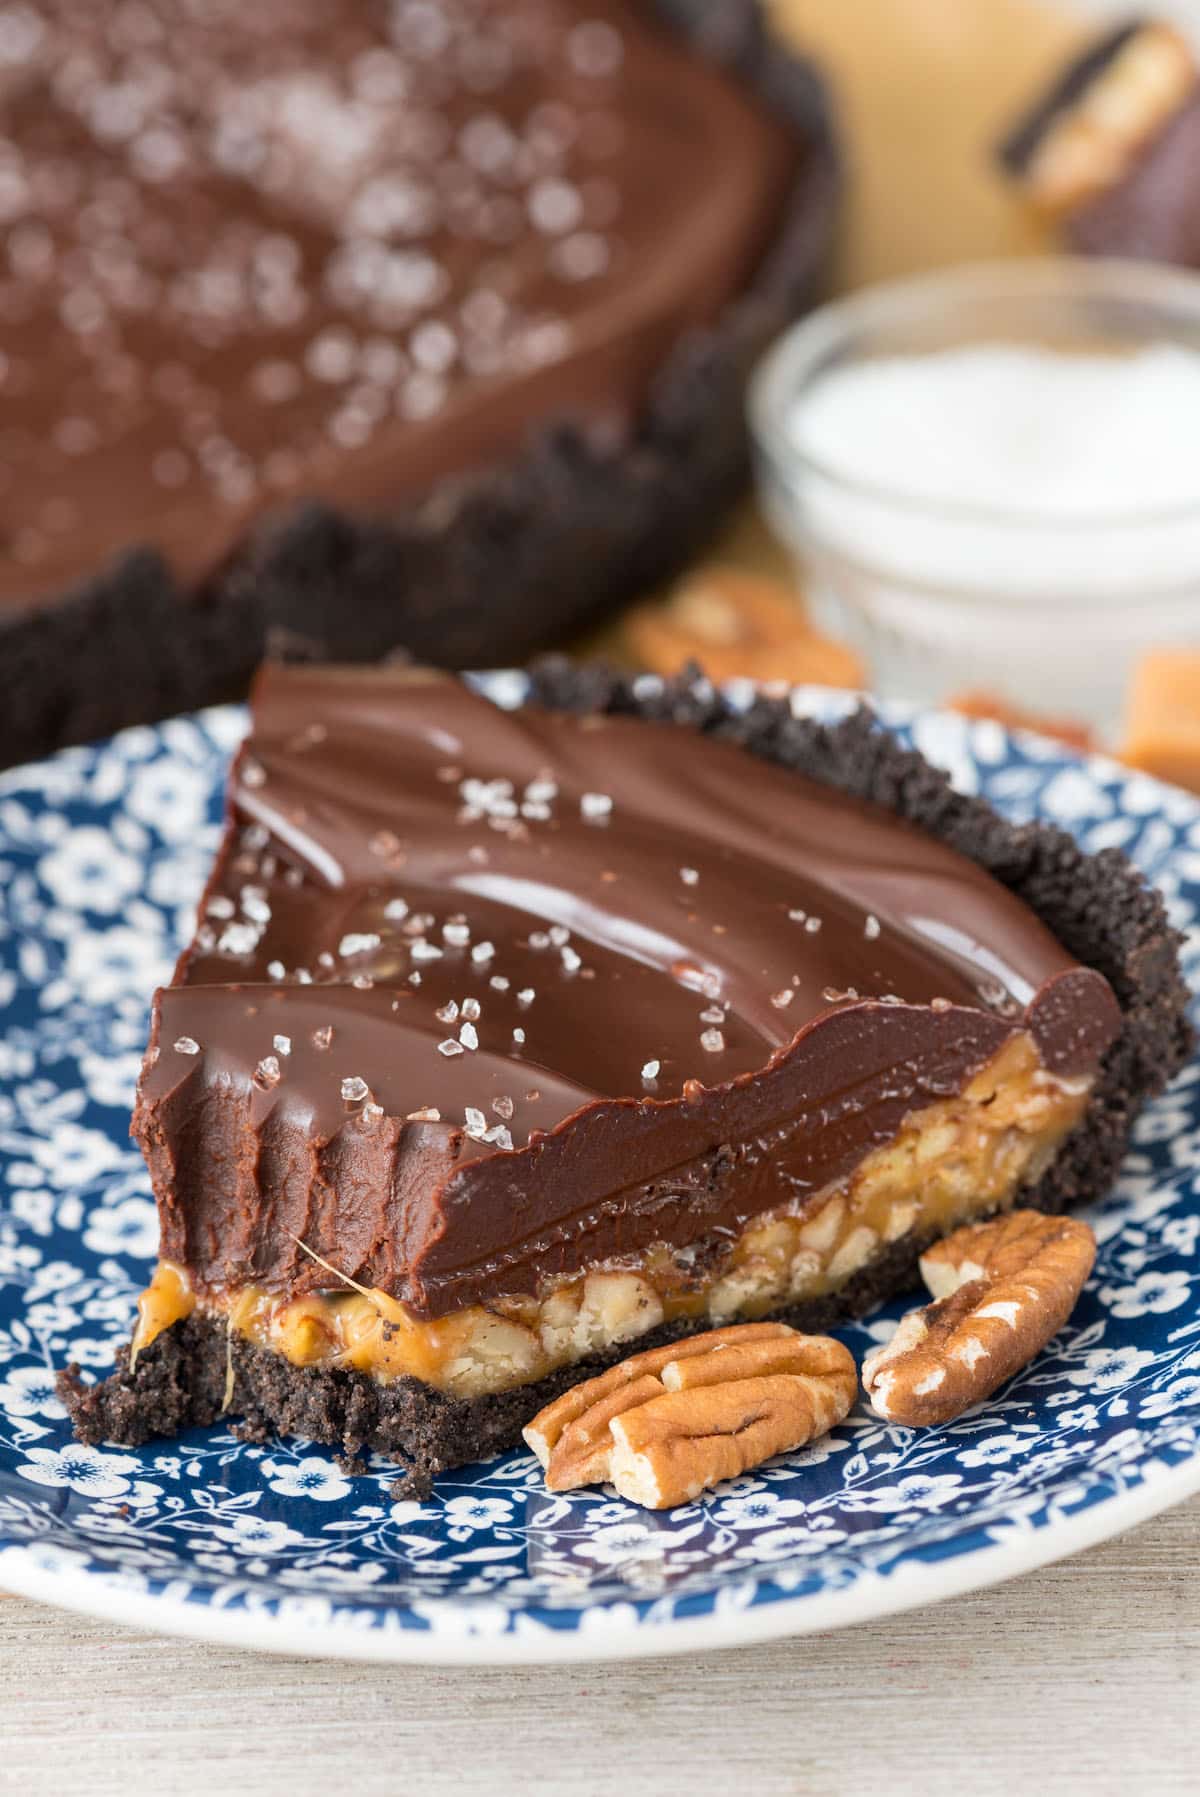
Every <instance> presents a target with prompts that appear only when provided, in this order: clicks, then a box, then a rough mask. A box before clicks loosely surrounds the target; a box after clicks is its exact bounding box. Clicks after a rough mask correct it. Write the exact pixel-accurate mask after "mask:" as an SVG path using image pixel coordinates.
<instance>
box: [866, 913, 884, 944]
mask: <svg viewBox="0 0 1200 1797" xmlns="http://www.w3.org/2000/svg"><path fill="white" fill-rule="evenodd" d="M879 930H880V923H879V919H878V918H877V917H874V916H872V915H870V914H868V916H867V919H866V922H865V923H864V924H863V935H864V936H865V937H866V939H867V941H868V942H874V941H875V939H876V937H877V936H878V935H879Z"/></svg>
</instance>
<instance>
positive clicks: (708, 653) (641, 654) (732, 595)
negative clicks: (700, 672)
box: [625, 566, 864, 687]
mask: <svg viewBox="0 0 1200 1797" xmlns="http://www.w3.org/2000/svg"><path fill="white" fill-rule="evenodd" d="M625 637H626V641H627V644H628V646H629V648H630V649H631V650H632V652H633V654H634V655H635V656H636V657H637V659H638V660H639V661H641V662H644V663H645V664H646V666H647V667H648V668H651V669H653V671H654V672H655V673H656V674H674V673H676V672H677V671H678V669H679V668H681V667H682V666H683V665H684V663H685V662H688V661H698V662H699V663H700V664H701V665H702V666H703V668H704V669H705V671H706V672H707V673H708V674H710V675H711V676H712V678H713V679H714V680H734V679H738V678H746V679H750V680H786V681H788V682H789V683H790V684H792V685H797V686H802V685H811V686H855V687H857V686H862V685H863V684H864V670H863V666H862V663H861V662H860V661H859V659H858V657H857V656H856V655H855V654H854V653H853V652H852V651H851V650H850V649H847V648H846V647H845V646H844V645H843V644H842V643H835V642H833V641H832V640H831V639H830V638H829V637H824V636H818V635H817V633H816V632H815V631H814V630H812V629H810V627H809V625H808V623H807V621H806V619H805V616H804V612H803V609H802V607H801V603H800V598H799V595H798V594H797V593H795V592H794V591H792V590H791V589H790V588H788V587H787V586H785V585H784V584H783V583H782V582H781V581H777V580H771V579H769V578H767V577H766V576H764V575H759V574H747V573H744V572H743V571H742V570H741V569H740V568H730V567H721V566H714V567H710V568H704V569H701V570H699V571H698V572H697V573H695V574H694V575H692V577H691V578H690V579H689V580H688V581H687V582H685V584H684V585H683V586H681V587H680V588H679V589H678V591H677V592H675V593H674V594H673V595H672V597H671V598H670V599H668V600H667V602H666V604H654V605H645V606H639V607H638V608H637V609H636V610H635V611H633V612H631V613H630V614H629V616H628V617H627V618H626V620H625Z"/></svg>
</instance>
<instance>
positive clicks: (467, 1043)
mask: <svg viewBox="0 0 1200 1797" xmlns="http://www.w3.org/2000/svg"><path fill="white" fill-rule="evenodd" d="M458 1039H459V1041H460V1042H461V1043H462V1045H463V1047H464V1048H469V1049H470V1050H471V1051H472V1052H474V1050H475V1049H477V1048H478V1047H479V1031H478V1030H477V1029H476V1028H475V1025H474V1024H473V1023H464V1024H463V1026H462V1028H461V1029H460V1030H459V1032H458Z"/></svg>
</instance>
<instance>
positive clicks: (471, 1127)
mask: <svg viewBox="0 0 1200 1797" xmlns="http://www.w3.org/2000/svg"><path fill="white" fill-rule="evenodd" d="M463 1116H464V1117H465V1119H466V1124H467V1134H468V1135H469V1136H475V1137H478V1138H480V1139H482V1137H483V1136H485V1135H486V1134H487V1126H488V1125H487V1118H486V1117H485V1116H484V1114H483V1112H482V1111H478V1110H476V1108H475V1106H474V1105H473V1104H469V1105H468V1106H467V1107H466V1109H465V1111H464V1112H463Z"/></svg>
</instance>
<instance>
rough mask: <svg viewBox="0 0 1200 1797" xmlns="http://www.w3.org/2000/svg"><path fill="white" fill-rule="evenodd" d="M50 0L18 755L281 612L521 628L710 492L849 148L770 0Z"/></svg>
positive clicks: (36, 103) (9, 376) (9, 115)
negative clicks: (760, 6) (837, 136)
mask: <svg viewBox="0 0 1200 1797" xmlns="http://www.w3.org/2000/svg"><path fill="white" fill-rule="evenodd" d="M21 18H22V19H24V20H25V23H24V25H22V26H20V28H17V27H14V29H13V32H12V33H11V34H10V35H11V37H12V41H11V43H7V41H6V51H5V59H4V63H3V66H2V69H0V83H2V86H0V92H3V95H4V102H5V107H4V120H3V127H2V128H0V219H2V220H3V224H4V232H5V241H4V253H3V255H2V256H0V320H2V321H3V326H4V333H3V334H4V360H3V363H2V364H0V382H2V392H3V398H4V409H3V413H2V415H0V451H2V453H0V541H2V542H3V546H4V554H3V557H0V631H2V632H3V634H2V635H0V643H2V644H3V649H4V653H5V655H6V657H7V665H8V667H9V668H10V670H11V672H12V673H13V674H14V675H15V676H16V678H14V679H13V681H12V685H13V687H14V688H15V689H17V690H18V691H19V692H20V695H21V697H20V701H19V704H18V705H17V707H16V712H15V715H12V716H10V719H9V723H8V728H7V732H6V734H5V736H4V738H3V739H2V740H0V759H9V760H11V759H14V758H17V757H19V756H20V755H22V754H27V753H32V752H35V751H37V750H38V749H42V748H45V747H49V746H51V745H52V744H53V743H55V742H57V741H61V740H67V739H69V738H72V737H79V736H81V735H88V734H95V733H98V732H100V731H102V730H105V729H109V728H112V727H115V726H116V725H118V724H120V723H122V722H127V721H133V720H134V719H135V718H149V717H152V716H157V715H162V714H163V713H164V712H169V711H172V710H178V709H187V708H189V707H192V706H194V705H196V704H199V703H204V702H206V701H208V700H212V699H217V698H221V697H224V696H227V695H229V694H231V693H234V692H237V691H239V690H243V689H244V687H245V684H246V682H247V680H248V678H249V675H250V673H251V671H252V670H253V668H254V666H255V665H256V663H257V661H258V660H259V659H260V658H261V655H262V653H263V649H264V645H265V644H266V642H267V640H268V638H272V637H273V638H274V639H275V640H277V641H278V639H279V638H280V636H281V634H282V636H283V637H284V639H285V640H286V641H287V643H288V644H290V645H292V646H293V647H298V648H299V649H300V650H301V652H302V653H303V654H305V655H308V656H312V655H316V656H321V657H326V656H333V657H336V658H340V659H343V660H357V659H360V658H361V659H374V658H377V657H379V656H381V655H383V654H386V653H387V652H389V651H391V650H393V649H395V648H397V647H398V646H403V647H406V648H408V649H411V650H413V651H414V652H416V653H418V654H420V655H422V656H424V657H426V658H429V659H433V660H437V661H439V662H441V663H443V664H449V665H464V664H466V665H472V664H473V665H479V664H483V663H486V662H487V661H489V660H495V659H503V660H505V661H512V660H517V659H519V658H520V657H521V656H522V655H524V654H526V653H528V651H529V650H530V649H532V648H535V647H537V646H539V644H541V643H543V642H544V641H545V640H546V639H547V637H548V636H550V635H552V634H554V633H556V632H557V631H560V630H565V629H568V628H570V627H572V626H574V625H575V624H577V623H578V622H579V621H580V620H581V619H582V618H583V617H584V616H586V614H587V612H588V611H589V610H590V609H593V608H595V607H596V606H597V605H598V604H600V603H611V602H612V601H613V600H614V599H616V598H619V597H620V596H621V594H622V593H623V592H626V591H629V590H631V589H632V588H633V587H634V586H636V585H638V584H642V583H644V582H645V581H647V580H649V579H651V578H653V577H654V576H655V574H656V573H657V572H659V571H661V570H663V569H665V568H667V567H668V566H672V565H674V564H675V563H676V562H678V561H679V560H680V559H681V558H682V557H683V556H684V555H685V554H686V553H687V552H688V550H689V549H690V548H691V547H692V545H693V542H694V541H696V540H698V539H699V537H700V536H701V535H702V533H703V531H704V530H705V529H706V528H711V520H712V516H713V507H714V506H715V505H718V504H719V503H720V502H721V501H723V500H724V499H726V498H727V497H729V496H730V495H731V493H732V492H733V491H734V489H735V487H736V485H737V482H738V479H739V478H740V475H741V472H742V469H743V465H744V440H743V433H742V426H741V418H740V394H741V384H742V377H743V375H744V372H745V368H746V364H747V361H748V359H749V357H750V356H752V355H753V353H754V351H755V349H756V348H757V347H758V346H759V345H760V344H761V343H762V341H763V340H764V338H765V337H766V335H768V334H769V333H770V332H771V331H772V330H773V329H774V328H777V327H778V325H779V324H780V323H782V322H783V321H784V320H785V318H786V317H787V316H789V315H790V313H791V312H792V311H793V310H794V309H795V308H796V306H797V305H799V304H800V303H801V302H802V300H803V299H804V297H805V295H806V293H807V290H808V288H809V286H810V284H811V282H812V279H813V277H814V274H815V271H816V268H817V266H818V263H819V260H820V255H821V251H822V249H823V247H824V243H825V240H826V237H827V234H828V230H829V225H830V221H831V216H832V205H833V196H834V189H835V186H836V179H835V168H834V156H833V150H832V144H831V137H830V131H829V126H828V123H827V120H826V116H825V111H824V106H823V102H822V98H821V94H820V90H819V87H818V84H817V82H816V80H815V77H814V76H813V75H812V74H811V72H810V71H809V70H808V69H807V68H806V67H805V66H804V65H802V64H800V63H798V62H796V61H795V60H794V59H791V58H789V57H788V56H786V55H785V54H784V52H782V51H781V50H778V49H776V48H774V47H773V46H772V45H770V44H769V43H768V42H767V40H766V38H765V36H764V35H763V32H762V29H761V24H760V22H759V21H758V18H757V14H756V12H755V9H754V7H753V6H751V5H748V4H742V3H741V0H739V3H738V4H735V5H732V6H730V7H728V8H722V9H721V11H720V16H719V18H717V17H714V15H713V12H712V10H711V9H708V8H704V7H701V6H695V5H678V4H666V3H664V4H660V5H655V4H654V3H653V0H596V3H595V4H591V3H590V0H589V4H587V5H583V4H581V0H504V3H503V4H501V3H500V0H436V4H433V5H431V4H428V3H427V0H419V3H418V0H395V3H394V4H385V0H353V3H352V4H349V5H335V4H332V0H286V3H285V0H266V3H264V4H261V5H259V6H256V7H250V8H247V7H244V6H238V5H235V4H234V3H233V0H217V3H216V4H214V5H212V6H209V7H206V8H203V9H197V8H194V7H192V6H190V5H187V4H185V3H184V0H156V4H155V5H153V6H151V7H141V8H139V7H129V6H126V5H123V4H118V0H99V3H98V4H96V5H94V6H90V7H87V8H80V7H78V6H75V5H74V4H71V3H69V0H52V3H51V4H48V5H46V6H44V7H40V8H38V9H37V11H36V13H35V12H33V11H30V12H29V13H28V17H27V18H26V15H25V14H24V13H22V15H21ZM500 550H502V551H503V553H502V554H500V553H498V551H500ZM567 576H569V578H568V577H567ZM85 663H86V664H87V665H82V664H85ZM109 669H111V671H112V672H113V673H114V675H115V673H116V671H117V670H118V669H119V671H120V678H119V679H118V678H115V677H114V678H112V679H109V678H107V677H106V670H109Z"/></svg>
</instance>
